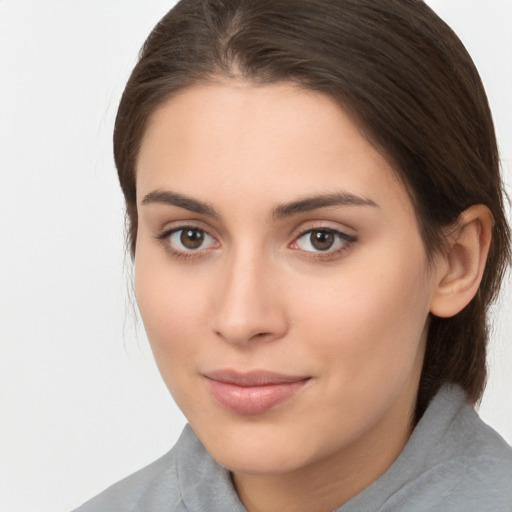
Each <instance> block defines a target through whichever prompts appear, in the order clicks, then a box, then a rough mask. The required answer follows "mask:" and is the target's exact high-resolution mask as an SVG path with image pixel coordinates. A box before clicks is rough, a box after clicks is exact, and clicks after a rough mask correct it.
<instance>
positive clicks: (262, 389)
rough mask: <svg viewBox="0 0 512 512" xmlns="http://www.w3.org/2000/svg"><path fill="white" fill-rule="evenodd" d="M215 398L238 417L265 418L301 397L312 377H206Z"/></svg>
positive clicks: (259, 373)
mask: <svg viewBox="0 0 512 512" xmlns="http://www.w3.org/2000/svg"><path fill="white" fill-rule="evenodd" d="M205 377H206V378H205V382H206V384H207V386H208V388H209V390H210V392H211V394H212V395H213V397H214V398H215V399H216V400H217V402H219V403H220V404H221V405H222V406H224V407H226V408H227V409H230V410H231V411H233V412H236V413H238V414H245V415H249V414H261V413H263V412H265V411H267V410H269V409H271V408H272V407H274V406H276V405H278V404H280V403H281V402H284V401H285V400H287V399H288V398H290V397H291V396H293V395H294V394H295V393H297V392H298V391H299V390H300V389H301V388H302V387H303V386H304V385H305V384H306V383H307V382H308V381H309V378H308V377H306V378H305V377H290V376H286V375H280V374H277V373H272V372H264V371H253V372H250V373H243V374H242V373H237V372H234V371H232V370H221V371H216V372H211V373H208V374H207V375H205Z"/></svg>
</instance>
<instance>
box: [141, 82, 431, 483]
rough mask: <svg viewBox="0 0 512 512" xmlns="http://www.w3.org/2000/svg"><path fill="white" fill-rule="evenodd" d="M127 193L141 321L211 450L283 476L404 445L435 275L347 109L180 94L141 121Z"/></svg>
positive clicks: (302, 95)
mask: <svg viewBox="0 0 512 512" xmlns="http://www.w3.org/2000/svg"><path fill="white" fill-rule="evenodd" d="M137 198H138V214H139V229H138V235H137V242H136V256H135V286H136V295H137V301H138V305H139V308H140V311H141V315H142V318H143V321H144V325H145V328H146V331H147V334H148V337H149V340H150V343H151V346H152V349H153V352H154V355H155V358H156V361H157V364H158V366H159V369H160V372H161V374H162V376H163V379H164V381H165V383H166V384H167V386H168V388H169V390H170V392H171V394H172V395H173V397H174V399H175V400H176V402H177V404H178V405H179V407H180V408H181V409H182V411H183V413H184V414H185V416H186V417H187V419H188V421H189V422H190V424H191V426H192V427H193V429H194V430H195V432H196V434H197V435H198V437H199V438H200V440H201V441H202V442H203V444H204V445H205V447H206V448H207V450H208V451H209V452H210V453H211V454H212V455H213V457H214V458H216V459H217V461H219V462H220V463H221V464H222V465H224V466H225V467H227V468H229V469H231V470H233V471H234V472H235V473H237V472H238V473H244V474H255V475H267V474H278V473H280V474H283V473H288V472H293V471H298V470H300V469H301V468H306V467H309V466H314V465H315V464H322V463H323V462H325V461H334V460H344V461H345V462H346V461H347V459H348V458H350V457H351V456H352V457H353V458H354V459H356V458H357V459H358V460H364V453H365V452H367V454H368V456H367V460H370V459H375V458H376V457H375V454H379V453H380V452H381V451H383V452H385V451H386V450H388V451H389V450H392V449H397V450H399V449H400V448H401V447H402V446H403V442H404V439H406V438H407V435H408V432H409V431H410V428H411V415H412V412H413V410H414V402H415V397H416V392H417V386H418V381H419V376H420V371H421V365H422V361H423V353H424V345H425V333H426V322H427V317H428V313H429V308H430V302H431V299H432V295H433V289H434V286H435V279H434V277H433V275H432V272H430V271H429V267H428V265H427V258H426V254H425V249H424V246H423V243H422V240H421V238H420V234H419V231H418V224H417V221H416V218H415V214H414V210H413V207H412V205H411V202H410V200H409V198H408V195H407V193H406V192H405V190H404V189H403V187H402V185H401V184H400V183H399V181H398V180H397V179H396V177H395V175H394V173H393V170H392V168H391V167H390V165H389V163H388V162H387V161H386V159H385V158H384V157H383V156H382V155H381V154H380V153H379V152H378V151H377V150H376V149H375V148H374V147H373V146H372V145H371V144H370V143H369V142H368V141H367V140H366V139H365V138H364V137H363V136H362V135H361V133H360V132H359V131H358V129H357V127H356V125H355V124H354V123H353V122H352V121H351V119H350V118H349V117H348V116H347V115H346V114H345V113H344V112H343V110H341V109H340V108H339V107H338V106H337V105H336V104H334V103H333V102H332V101H331V100H330V99H329V98H327V97H325V96H323V95H321V94H319V93H314V92H311V91H305V90H303V89H300V88H297V87H293V86H291V85H287V84H278V85H269V86H253V85H248V84H243V83H229V82H228V83H216V84H211V85H201V86H194V87H191V88H189V89H186V90H184V91H182V92H181V93H179V94H178V95H177V96H175V97H173V98H172V99H170V100H169V101H168V102H167V103H165V104H164V105H163V106H162V107H161V108H160V109H159V110H158V111H156V112H155V114H154V115H153V117H152V119H151V123H150V124H149V126H148V129H147V132H146V134H145V138H144V140H143V143H142V147H141V152H140V155H139V159H138V167H137ZM382 440H385V443H383V442H382ZM395 445H396V446H395ZM398 445H400V446H399V447H398V448H397V446H398ZM393 446H395V448H392V447H393ZM377 458H378V457H377Z"/></svg>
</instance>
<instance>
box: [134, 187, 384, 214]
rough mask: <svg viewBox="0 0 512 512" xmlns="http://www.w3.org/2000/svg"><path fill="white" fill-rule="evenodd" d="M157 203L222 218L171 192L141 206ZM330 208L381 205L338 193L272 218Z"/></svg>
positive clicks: (285, 208)
mask: <svg viewBox="0 0 512 512" xmlns="http://www.w3.org/2000/svg"><path fill="white" fill-rule="evenodd" d="M155 203H156V204H168V205H171V206H177V207H178V208H183V209H185V210H189V211H191V212H194V213H198V214H200V215H206V216H209V217H220V215H219V213H218V212H217V211H216V210H215V208H213V206H211V205H210V204H208V203H205V202H203V201H199V200H197V199H193V198H191V197H188V196H185V195H183V194H178V193H176V192H171V191H169V190H155V191H153V192H150V193H149V194H148V195H146V196H145V197H144V199H143V200H142V203H141V204H143V205H147V204H155ZM330 206H372V207H375V208H379V205H378V204H377V203H376V202H375V201H372V200H371V199H368V198H366V197H363V196H357V195H354V194H350V193H348V192H337V193H331V194H319V195H316V196H311V197H305V198H304V199H299V200H297V201H292V202H291V203H285V204H281V205H279V206H276V207H275V208H274V210H273V211H272V217H273V219H274V220H279V219H282V218H284V217H290V216H293V215H297V214H299V213H304V212H310V211H314V210H319V209H321V208H328V207H330Z"/></svg>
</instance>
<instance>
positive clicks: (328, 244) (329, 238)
mask: <svg viewBox="0 0 512 512" xmlns="http://www.w3.org/2000/svg"><path fill="white" fill-rule="evenodd" d="M355 241H356V238H355V237H354V236H352V235H347V234H346V233H343V232H341V231H338V230H337V229H327V228H323V229H310V230H309V231H306V232H304V233H302V235H301V236H299V237H298V238H297V240H295V242H294V243H293V245H292V247H294V248H295V249H300V250H301V251H305V252H310V253H322V252H324V253H327V254H335V253H337V252H338V251H339V250H342V249H344V248H346V247H348V246H349V245H350V244H351V243H353V242H355Z"/></svg>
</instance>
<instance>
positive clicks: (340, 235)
mask: <svg viewBox="0 0 512 512" xmlns="http://www.w3.org/2000/svg"><path fill="white" fill-rule="evenodd" d="M186 230H190V231H196V232H197V231H199V232H202V233H203V234H204V235H206V236H208V237H209V238H211V239H212V240H214V241H215V243H216V244H217V245H218V242H217V241H216V239H215V237H213V236H212V235H210V234H209V233H208V232H207V231H206V230H205V229H203V228H201V227H198V226H194V225H184V226H179V227H175V228H172V229H168V230H166V231H164V232H162V233H160V234H158V235H157V236H156V237H155V238H156V240H157V241H158V242H160V243H161V244H162V245H163V247H164V249H165V250H166V251H167V252H168V253H169V254H170V255H171V256H172V257H174V258H178V259H191V258H198V257H201V256H202V255H203V254H204V251H209V250H211V249H203V250H201V249H198V250H193V249H192V250H189V251H186V250H176V249H174V248H173V246H172V245H171V243H170V237H171V236H173V235H175V234H177V233H180V232H183V231H186ZM314 232H318V233H328V234H331V235H334V237H335V238H336V239H337V240H338V241H339V242H342V245H341V247H339V248H337V249H335V250H331V249H330V248H328V249H327V250H325V251H321V250H318V251H307V250H303V249H300V247H297V245H298V241H299V240H300V239H301V238H303V237H305V236H306V235H311V234H312V233H314ZM355 242H357V237H355V236H353V235H349V234H347V233H344V232H343V231H339V230H337V229H334V228H331V227H325V226H319V227H312V228H309V229H307V230H304V231H301V232H300V233H299V234H298V235H297V236H295V237H294V240H293V242H292V243H291V244H289V247H290V248H292V249H294V250H297V251H302V252H304V253H307V256H306V257H309V258H317V259H321V260H331V259H335V258H336V257H337V256H339V255H341V254H342V253H344V252H345V251H347V250H348V249H349V248H350V247H351V246H352V245H353V244H354V243H355Z"/></svg>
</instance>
